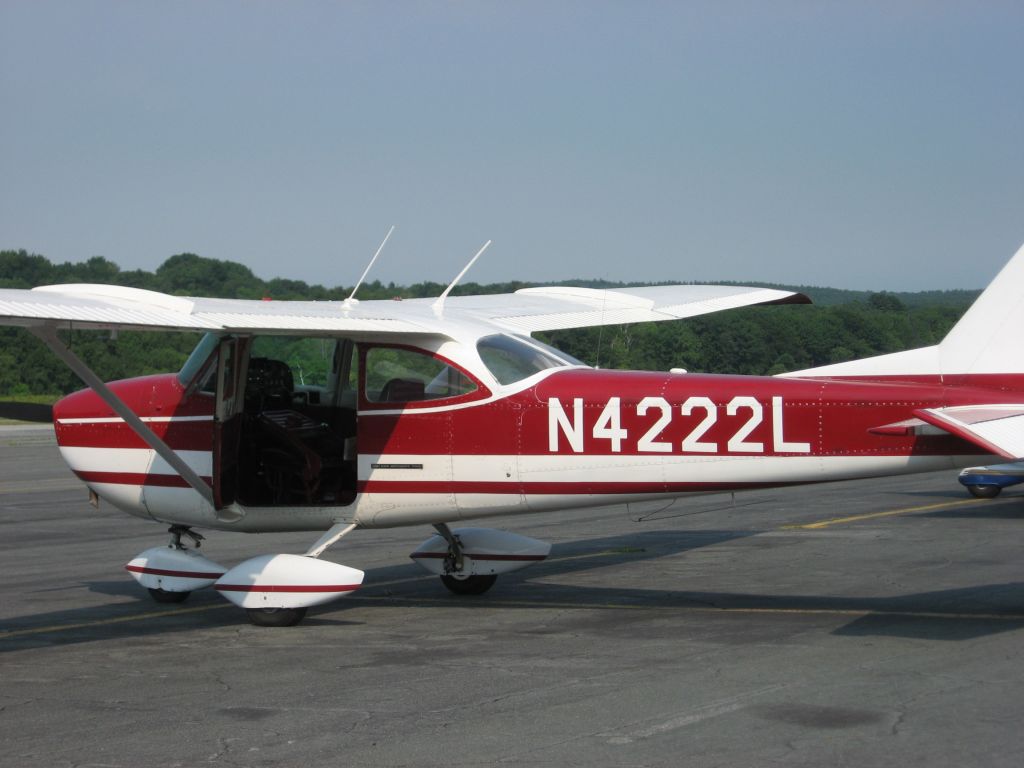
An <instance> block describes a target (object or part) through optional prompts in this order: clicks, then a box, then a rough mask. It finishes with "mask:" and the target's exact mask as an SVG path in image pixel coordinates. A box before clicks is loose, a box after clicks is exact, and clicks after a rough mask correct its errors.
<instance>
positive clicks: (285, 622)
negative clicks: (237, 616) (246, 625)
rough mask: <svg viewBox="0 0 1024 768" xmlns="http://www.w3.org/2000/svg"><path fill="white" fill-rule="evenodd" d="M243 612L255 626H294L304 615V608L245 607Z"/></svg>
mask: <svg viewBox="0 0 1024 768" xmlns="http://www.w3.org/2000/svg"><path fill="white" fill-rule="evenodd" d="M245 613H246V615H248V617H249V621H251V622H252V623H253V624H255V625H256V626H257V627H294V626H295V625H296V624H298V623H299V622H300V621H302V620H303V619H304V618H305V617H306V609H305V608H247V609H246V610H245Z"/></svg>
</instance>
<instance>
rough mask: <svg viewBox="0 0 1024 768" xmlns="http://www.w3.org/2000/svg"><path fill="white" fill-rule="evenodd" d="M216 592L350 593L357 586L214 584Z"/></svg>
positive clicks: (357, 586)
mask: <svg viewBox="0 0 1024 768" xmlns="http://www.w3.org/2000/svg"><path fill="white" fill-rule="evenodd" d="M213 588H214V589H216V590H217V591H218V592H352V591H354V590H357V589H359V585H358V584H303V585H300V584H259V585H256V584H214V585H213Z"/></svg>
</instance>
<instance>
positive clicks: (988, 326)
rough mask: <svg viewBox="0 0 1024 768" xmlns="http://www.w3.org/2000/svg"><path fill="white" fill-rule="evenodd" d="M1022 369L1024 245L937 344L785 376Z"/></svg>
mask: <svg viewBox="0 0 1024 768" xmlns="http://www.w3.org/2000/svg"><path fill="white" fill-rule="evenodd" d="M983 373H1024V246H1021V248H1020V249H1019V250H1018V251H1017V253H1016V254H1014V256H1013V258H1012V259H1010V261H1009V262H1008V263H1007V264H1006V266H1005V267H1003V269H1002V270H1001V271H1000V272H999V274H998V275H996V277H995V279H994V280H992V282H991V283H989V286H988V288H986V289H985V290H984V291H983V292H982V294H981V295H980V296H979V297H978V298H977V300H976V301H975V302H974V304H972V305H971V307H970V309H968V310H967V312H966V313H965V314H964V316H963V317H961V318H960V320H959V322H957V324H956V325H955V326H953V328H952V330H950V332H949V333H948V334H946V338H944V339H943V340H942V341H941V342H940V343H939V344H938V345H936V346H934V347H923V348H921V349H912V350H909V351H907V352H896V353H894V354H891V355H881V356H879V357H869V358H865V359H864V360H851V361H850V362H848V363H838V364H836V365H826V366H822V367H820V368H810V369H807V370H804V371H795V372H793V373H784V374H782V375H783V376H785V377H800V378H803V377H810V376H815V377H817V376H824V377H829V378H845V377H848V376H855V377H858V378H861V377H875V376H885V377H893V376H901V375H903V376H928V375H931V376H935V375H939V376H952V375H963V374H983Z"/></svg>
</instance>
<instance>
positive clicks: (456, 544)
mask: <svg viewBox="0 0 1024 768" xmlns="http://www.w3.org/2000/svg"><path fill="white" fill-rule="evenodd" d="M434 530H436V531H437V532H438V533H439V534H441V536H442V537H444V540H445V541H446V542H447V543H448V554H447V555H446V556H445V558H444V573H442V574H441V583H442V584H444V585H445V586H446V587H447V588H448V591H449V592H451V593H452V594H455V595H482V594H483V593H484V592H486V591H487V590H489V589H490V588H491V587H493V586H494V582H496V581H497V580H498V575H497V574H495V573H487V574H470V573H467V572H466V565H467V563H466V559H465V556H464V554H463V551H464V547H463V544H462V539H461V538H459V536H458V534H456V533H454V532H453V531H452V529H451V528H449V527H448V526H447V525H445V524H444V523H438V524H437V525H435V526H434Z"/></svg>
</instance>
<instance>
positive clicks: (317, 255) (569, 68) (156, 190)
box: [0, 0, 1024, 290]
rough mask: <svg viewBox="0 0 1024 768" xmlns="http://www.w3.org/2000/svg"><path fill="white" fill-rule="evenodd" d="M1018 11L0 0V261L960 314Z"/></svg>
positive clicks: (1019, 190)
mask: <svg viewBox="0 0 1024 768" xmlns="http://www.w3.org/2000/svg"><path fill="white" fill-rule="evenodd" d="M1022 32H1024V3H1021V2H998V1H997V0H989V1H987V2H984V3H974V2H957V3H948V2H939V1H929V2H924V1H921V2H898V0H897V1H890V2H877V3H875V2H825V1H821V2H810V1H808V2H771V3H765V2H730V1H729V0H709V1H708V2H700V1H698V0H694V1H691V2H665V3H660V2H616V3H605V2H597V1H593V0H591V1H588V2H580V3H569V2H555V1H554V0H548V1H547V2H511V3H509V2H409V3H403V2H387V3H381V2H365V3H363V2H327V1H326V0H324V1H322V2H296V1H295V0H292V1H291V2H287V3H285V2H259V1H256V2H140V1H129V0H123V1H120V2H90V1H89V0H70V1H68V2H51V1H50V0H32V1H31V2H29V1H25V2H16V1H15V0H0V111H2V119H0V184H2V191H0V248H25V249H27V250H30V251H34V252H37V253H42V254H44V255H46V256H48V257H50V258H51V259H53V260H56V261H65V260H71V261H78V260H82V259H85V258H88V257H89V256H93V255H97V254H98V255H103V256H106V257H107V258H109V259H112V260H113V261H115V262H117V263H118V264H120V265H121V266H122V267H123V268H126V269H127V268H144V269H155V268H156V267H157V266H158V265H159V264H160V263H161V262H163V261H164V260H165V259H166V258H167V257H168V256H170V255H172V254H175V253H180V252H184V251H191V252H195V253H199V254H201V255H204V256H210V257H215V258H220V259H230V260H234V261H239V262H242V263H244V264H246V265H248V266H249V267H251V268H252V269H253V271H255V272H256V274H258V275H260V276H262V277H266V278H269V277H274V276H289V277H294V278H298V279H302V280H306V281H309V282H319V283H324V284H327V285H337V284H351V283H352V282H354V281H355V279H356V278H357V277H358V275H359V273H360V272H361V271H362V268H363V266H364V265H365V262H366V261H367V260H368V259H369V257H370V256H371V255H372V253H373V251H374V250H375V248H376V246H377V244H378V243H379V241H380V240H381V239H382V238H383V236H384V234H385V233H386V232H387V229H388V227H389V226H390V225H391V224H396V225H397V226H398V228H397V230H396V232H395V235H394V236H393V237H392V240H391V243H390V244H389V246H388V248H387V250H386V251H385V253H384V255H383V257H382V260H381V262H380V264H379V267H378V269H377V270H376V271H375V272H374V274H373V275H372V277H377V278H379V279H382V280H385V281H388V280H394V281H396V282H412V281H418V280H425V279H434V280H438V281H447V280H449V279H450V278H451V277H452V276H453V275H454V274H455V273H456V272H457V271H458V270H459V268H460V267H461V266H462V264H463V263H464V262H465V261H467V260H468V259H469V257H470V256H472V254H473V253H474V252H475V250H476V249H477V248H478V247H479V245H480V244H482V243H483V242H484V241H485V240H487V239H493V240H494V245H493V246H492V248H491V250H490V251H489V252H488V253H487V254H486V255H485V256H484V258H483V259H482V260H481V261H480V262H478V264H477V266H476V267H475V268H474V270H473V271H472V272H471V273H470V276H469V278H468V279H475V280H479V281H485V282H489V281H496V280H507V279H523V280H532V281H547V282H552V281H557V280H559V279H565V278H570V277H603V278H608V279H620V280H651V281H654V280H706V281H713V280H718V279H723V280H761V281H765V280H767V281H776V282H784V283H803V284H812V285H831V286H836V287H849V288H871V289H880V288H891V289H897V290H914V289H924V288H954V287H981V286H982V285H984V284H985V283H986V282H987V281H988V280H989V279H990V278H991V277H992V276H993V275H994V274H995V272H996V271H998V269H999V268H1000V267H1001V265H1002V264H1003V262H1004V261H1005V260H1006V259H1008V258H1009V256H1010V255H1011V254H1012V253H1013V252H1014V251H1015V250H1016V249H1017V247H1018V246H1020V245H1021V243H1024V45H1022V44H1021V34H1022Z"/></svg>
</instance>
